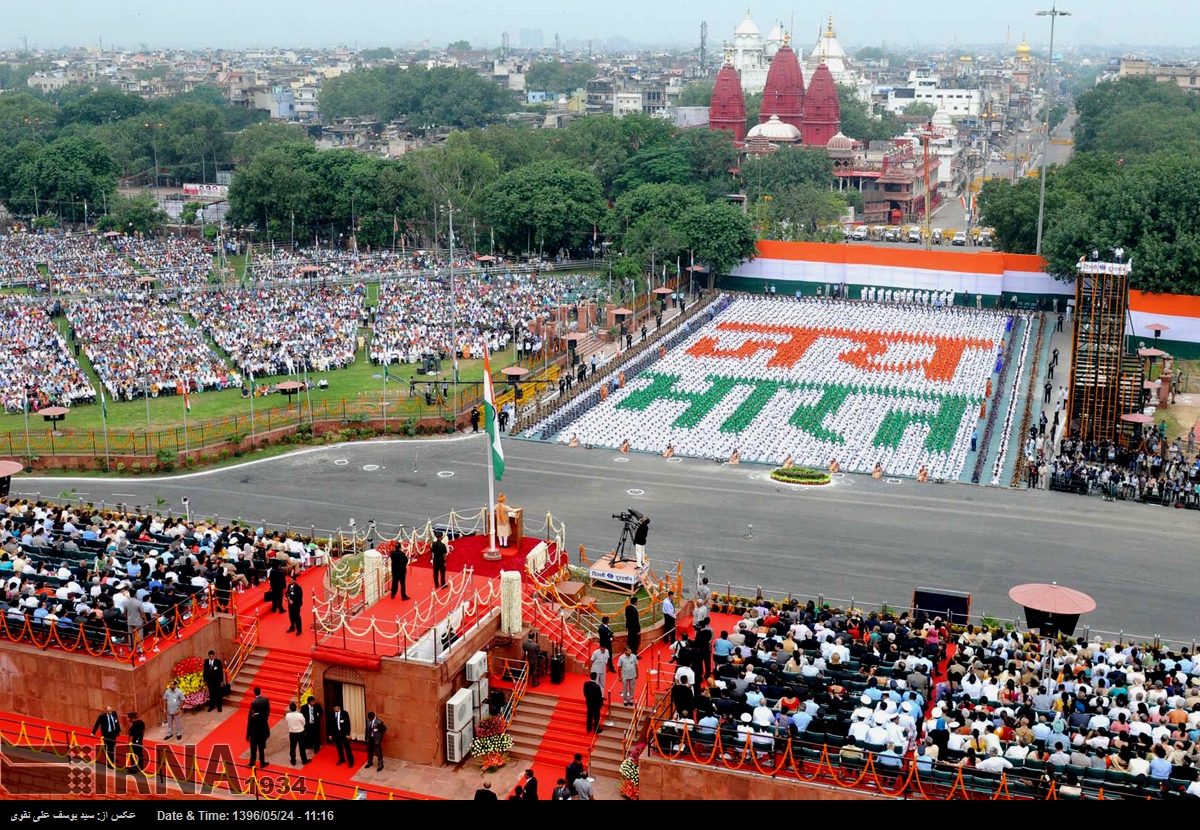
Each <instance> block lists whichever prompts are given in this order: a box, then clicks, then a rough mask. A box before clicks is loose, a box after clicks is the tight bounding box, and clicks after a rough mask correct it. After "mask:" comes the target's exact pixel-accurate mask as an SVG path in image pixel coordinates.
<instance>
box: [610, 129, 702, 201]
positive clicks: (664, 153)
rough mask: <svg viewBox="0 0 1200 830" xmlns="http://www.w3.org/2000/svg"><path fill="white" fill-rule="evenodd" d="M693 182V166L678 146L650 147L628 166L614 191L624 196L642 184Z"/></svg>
mask: <svg viewBox="0 0 1200 830" xmlns="http://www.w3.org/2000/svg"><path fill="white" fill-rule="evenodd" d="M691 180H692V169H691V164H690V163H689V159H688V156H687V153H686V151H685V150H684V148H683V147H682V146H680V145H679V143H677V142H675V143H671V144H664V145H655V146H653V147H648V148H646V149H644V150H642V151H641V152H639V153H638V154H637V155H635V156H634V157H633V158H631V159H630V160H629V161H628V162H627V163H626V165H625V171H624V172H623V173H622V174H621V175H620V176H619V177H618V178H617V180H616V181H615V182H613V192H615V193H623V192H624V191H626V190H631V189H633V188H635V187H637V186H639V185H642V184H666V183H674V184H686V183H688V182H689V181H691Z"/></svg>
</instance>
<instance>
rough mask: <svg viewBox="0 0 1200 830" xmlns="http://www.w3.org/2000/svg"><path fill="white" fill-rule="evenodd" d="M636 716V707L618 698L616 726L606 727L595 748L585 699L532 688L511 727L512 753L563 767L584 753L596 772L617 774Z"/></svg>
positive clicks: (516, 756) (614, 715)
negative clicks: (630, 706) (624, 744)
mask: <svg viewBox="0 0 1200 830" xmlns="http://www.w3.org/2000/svg"><path fill="white" fill-rule="evenodd" d="M607 719H608V718H606V720H607ZM632 719H633V709H632V708H628V707H625V706H622V705H621V704H620V701H619V700H618V701H617V705H616V706H615V707H614V708H613V710H612V713H611V720H612V721H613V725H612V726H608V727H604V731H603V732H601V733H600V735H599V736H598V737H597V738H596V745H595V749H594V750H592V749H591V747H592V740H593V736H592V735H590V734H588V733H587V730H586V726H587V710H586V708H585V706H584V703H583V701H582V700H571V699H567V698H562V697H556V696H555V695H553V694H543V693H540V692H534V691H530V692H528V693H527V694H526V695H525V698H524V699H523V700H522V701H521V704H520V705H519V706H518V707H517V714H516V717H515V718H513V722H512V724H511V725H510V726H509V730H508V731H509V734H511V735H512V736H513V749H512V753H511V754H512V756H513V757H514V758H518V759H521V760H526V761H536V762H537V764H539V765H544V766H545V767H547V768H549V769H558V770H563V769H565V768H566V766H567V764H569V763H571V761H572V760H573V759H574V758H575V754H576V753H580V754H581V755H583V759H584V764H585V765H587V766H588V770H589V772H590V773H591V774H592V775H603V776H608V777H616V776H617V774H618V770H619V768H620V766H621V761H622V760H623V756H622V754H621V753H622V748H621V743H622V741H623V740H624V737H625V732H626V730H627V729H628V728H629V723H630V721H631V720H632ZM560 774H561V773H560Z"/></svg>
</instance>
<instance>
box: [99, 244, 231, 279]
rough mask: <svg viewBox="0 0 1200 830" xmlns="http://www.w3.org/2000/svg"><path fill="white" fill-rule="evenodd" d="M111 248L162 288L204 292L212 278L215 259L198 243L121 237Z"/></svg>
mask: <svg viewBox="0 0 1200 830" xmlns="http://www.w3.org/2000/svg"><path fill="white" fill-rule="evenodd" d="M111 244H112V246H113V248H114V249H116V251H117V252H118V253H120V254H121V255H122V256H124V257H125V258H126V259H128V260H130V261H131V262H133V264H134V265H135V266H137V267H138V268H140V269H142V271H143V273H144V274H145V275H146V276H152V277H154V278H155V279H156V280H157V281H158V284H159V285H161V286H162V287H163V288H167V289H180V288H203V287H204V286H205V285H207V284H208V281H209V277H210V276H211V274H212V269H213V255H212V253H210V252H208V251H206V250H205V249H204V244H203V243H202V242H200V241H198V240H196V239H184V238H181V237H176V236H167V237H162V238H158V237H152V236H121V237H117V238H115V239H113V240H112V241H111Z"/></svg>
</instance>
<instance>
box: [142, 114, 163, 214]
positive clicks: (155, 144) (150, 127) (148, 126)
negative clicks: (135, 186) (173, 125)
mask: <svg viewBox="0 0 1200 830" xmlns="http://www.w3.org/2000/svg"><path fill="white" fill-rule="evenodd" d="M145 126H146V129H148V130H154V131H155V132H153V133H151V134H150V136H151V138H150V144H151V146H152V147H153V149H154V200H155V201H156V202H157V201H160V200H161V199H162V194H160V193H159V190H158V133H157V131H158V130H159V128H161V127H162V124H146V125H145Z"/></svg>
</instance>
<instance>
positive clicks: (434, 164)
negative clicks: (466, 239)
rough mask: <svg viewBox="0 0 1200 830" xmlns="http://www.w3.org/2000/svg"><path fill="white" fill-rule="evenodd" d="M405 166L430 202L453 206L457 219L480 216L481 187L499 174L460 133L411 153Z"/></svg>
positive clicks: (491, 161) (482, 188)
mask: <svg viewBox="0 0 1200 830" xmlns="http://www.w3.org/2000/svg"><path fill="white" fill-rule="evenodd" d="M407 167H408V169H409V170H410V171H412V172H413V173H415V174H416V176H417V177H418V179H419V181H420V183H421V188H422V195H423V198H424V200H425V201H426V202H427V203H428V204H429V205H430V206H432V205H440V206H441V207H442V208H443V209H444V208H445V207H446V205H448V204H449V205H453V206H454V207H455V209H456V210H459V211H461V213H460V214H459V218H460V219H467V220H470V219H471V218H476V219H478V218H481V217H482V204H481V202H482V196H483V191H484V188H486V187H487V186H488V185H489V184H491V183H492V182H493V181H495V180H496V179H497V178H499V176H500V167H499V165H497V164H496V162H495V161H494V160H493V159H492V157H491V156H489V155H488V154H487V153H485V152H483V151H482V150H480V149H478V148H477V147H475V145H474V144H472V143H471V141H470V139H469V138H467V136H465V135H464V134H462V133H451V135H450V138H449V140H447V142H446V143H445V144H444V145H442V146H439V147H428V148H426V149H423V150H418V151H417V152H415V153H412V154H411V155H410V156H409V157H408V159H407Z"/></svg>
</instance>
